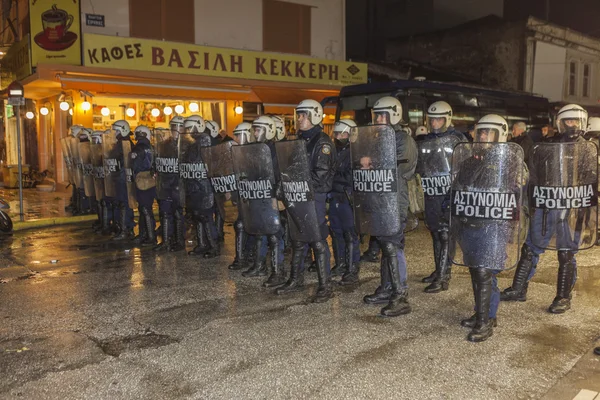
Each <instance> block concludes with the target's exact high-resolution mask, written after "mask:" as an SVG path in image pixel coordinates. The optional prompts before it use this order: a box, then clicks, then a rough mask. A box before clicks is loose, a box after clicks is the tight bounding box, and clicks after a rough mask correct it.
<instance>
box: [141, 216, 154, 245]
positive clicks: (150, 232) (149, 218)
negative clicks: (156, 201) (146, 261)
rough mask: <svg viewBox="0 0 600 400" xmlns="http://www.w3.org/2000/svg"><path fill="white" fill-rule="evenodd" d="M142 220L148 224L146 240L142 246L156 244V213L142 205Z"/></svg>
mask: <svg viewBox="0 0 600 400" xmlns="http://www.w3.org/2000/svg"><path fill="white" fill-rule="evenodd" d="M140 220H141V221H142V222H143V223H144V225H145V226H146V240H144V241H143V242H142V247H149V246H156V235H155V234H154V229H152V227H153V226H154V215H152V210H151V209H149V208H146V207H142V215H140Z"/></svg>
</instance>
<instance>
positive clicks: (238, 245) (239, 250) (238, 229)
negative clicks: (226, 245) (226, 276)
mask: <svg viewBox="0 0 600 400" xmlns="http://www.w3.org/2000/svg"><path fill="white" fill-rule="evenodd" d="M233 228H234V230H235V259H234V260H233V262H232V263H231V265H229V267H228V268H229V269H230V270H232V271H237V270H240V269H242V268H244V247H245V246H246V232H244V223H243V222H242V220H238V221H235V225H234V226H233Z"/></svg>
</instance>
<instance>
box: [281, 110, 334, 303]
mask: <svg viewBox="0 0 600 400" xmlns="http://www.w3.org/2000/svg"><path fill="white" fill-rule="evenodd" d="M296 117H297V127H298V138H299V139H300V140H303V141H304V142H305V144H306V152H307V154H308V168H309V171H306V172H308V173H309V174H310V178H311V179H310V180H311V183H312V185H311V186H312V189H313V190H314V204H315V207H316V220H317V222H318V225H319V239H320V240H315V241H312V242H310V243H309V245H310V247H311V248H312V249H313V251H314V254H315V261H316V265H317V275H318V278H319V286H318V288H317V292H316V294H315V296H314V297H313V298H312V299H311V301H313V302H324V301H327V300H328V299H330V298H332V297H333V291H332V289H331V279H330V274H331V271H330V266H329V259H330V257H331V256H330V253H329V246H328V245H327V242H326V241H325V238H327V236H328V233H329V229H328V228H327V221H326V200H327V193H329V192H330V191H331V188H332V186H333V177H334V175H335V160H336V153H335V146H334V145H333V142H332V141H331V139H330V138H329V136H327V134H326V133H325V132H323V129H322V127H321V122H322V121H323V107H322V106H321V104H320V103H319V102H318V101H315V100H303V101H301V102H300V104H299V105H298V106H297V107H296ZM278 157H279V154H278ZM279 165H280V167H281V163H279ZM287 208H288V214H289V215H290V217H291V216H292V215H291V213H293V212H294V210H290V208H289V207H287ZM292 218H293V217H292ZM305 244H306V243H304V242H301V241H296V240H293V241H292V261H291V267H290V269H291V271H290V278H289V279H288V281H287V282H286V284H285V285H284V286H282V287H280V288H278V289H276V293H277V294H285V293H290V292H295V291H298V290H300V289H301V288H302V287H303V286H304V256H305V253H306V251H307V250H308V249H307V248H306V247H305Z"/></svg>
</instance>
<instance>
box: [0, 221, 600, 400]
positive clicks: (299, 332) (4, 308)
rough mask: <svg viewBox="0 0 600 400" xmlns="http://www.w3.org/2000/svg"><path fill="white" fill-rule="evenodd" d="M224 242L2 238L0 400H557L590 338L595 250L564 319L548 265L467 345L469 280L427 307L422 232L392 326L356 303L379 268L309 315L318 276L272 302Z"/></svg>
mask: <svg viewBox="0 0 600 400" xmlns="http://www.w3.org/2000/svg"><path fill="white" fill-rule="evenodd" d="M226 231H227V234H226V243H225V245H224V247H223V251H222V255H221V257H219V258H216V259H214V260H209V261H205V260H202V259H197V258H193V257H190V256H187V255H185V254H184V253H178V254H159V255H157V254H155V253H153V252H152V251H151V250H146V249H144V250H142V251H140V250H137V249H131V247H130V246H128V245H126V244H114V243H113V242H110V241H109V240H107V239H106V238H103V237H100V236H96V235H94V234H93V233H91V231H90V230H89V228H88V226H87V224H85V225H79V226H70V227H57V228H47V229H42V230H37V231H28V232H21V233H18V234H15V235H14V236H12V237H4V238H0V246H2V250H1V254H0V280H1V282H2V284H0V321H2V324H1V325H0V377H1V378H0V398H19V399H46V398H47V399H75V398H93V399H132V398H139V399H141V398H143V399H180V398H197V399H205V398H210V399H241V398H253V399H254V398H281V399H289V398H319V399H357V398H400V399H529V398H541V397H542V396H544V395H545V396H546V398H554V397H553V396H552V394H553V387H554V385H555V384H557V383H559V382H560V381H561V378H563V376H565V375H566V374H568V373H569V372H570V371H571V370H572V369H573V367H574V366H575V365H576V363H577V362H578V360H580V358H581V357H582V356H586V355H587V354H589V352H590V350H591V349H592V347H593V346H594V344H595V343H596V342H595V340H596V339H597V337H598V335H599V332H600V328H599V327H600V324H599V322H600V313H599V312H598V310H599V309H600V307H599V305H600V290H599V289H600V265H599V264H600V248H595V249H593V250H590V251H586V252H582V253H580V254H579V255H578V264H579V281H578V283H577V286H576V291H575V294H574V299H573V309H572V310H571V311H569V312H568V313H566V314H564V315H551V314H548V313H547V312H546V311H545V310H546V308H547V306H548V305H549V303H550V302H551V301H552V298H553V297H554V292H555V280H556V270H557V262H556V255H555V254H552V253H549V254H548V255H546V256H545V257H543V258H542V261H541V264H540V268H539V272H538V275H536V277H535V280H534V283H533V284H532V285H530V290H529V294H530V295H529V299H528V301H527V302H526V303H518V304H515V303H510V304H506V303H502V304H501V306H500V310H499V315H498V322H499V326H498V328H496V330H495V331H494V336H493V337H492V338H491V339H490V340H488V341H487V342H484V343H481V344H472V343H469V342H467V341H466V340H465V337H466V334H467V330H466V329H464V328H462V327H460V325H459V321H460V319H461V318H464V317H466V316H469V315H470V314H471V312H472V307H473V301H472V293H471V283H470V278H469V276H468V272H467V271H466V270H464V269H461V268H460V267H455V268H454V275H453V278H452V281H451V286H450V290H449V291H447V292H443V293H440V294H435V295H432V294H425V293H423V292H422V289H423V287H424V284H422V283H420V278H421V277H423V276H424V275H426V274H429V272H430V269H431V268H432V263H433V262H432V254H431V249H430V247H431V244H430V239H429V235H428V234H427V232H426V231H425V229H424V228H419V230H417V231H416V232H413V233H411V234H409V235H408V236H407V258H408V264H409V284H410V288H411V300H410V301H411V304H412V306H413V312H412V313H411V314H409V315H406V316H401V317H398V318H395V319H383V318H380V317H378V316H377V314H378V312H379V308H377V307H368V306H365V305H363V304H362V302H361V299H362V296H363V295H364V294H367V293H370V292H372V291H373V290H374V289H375V287H376V286H377V285H378V282H379V277H378V265H376V264H363V270H362V283H361V285H360V286H358V287H356V288H353V289H343V290H342V289H337V294H336V297H335V298H334V299H333V300H332V301H330V302H328V303H326V304H320V305H313V304H305V302H304V301H305V299H306V298H307V296H308V295H309V294H310V293H312V292H313V291H314V289H315V286H316V276H315V275H314V274H308V278H309V279H308V281H309V285H308V288H307V290H306V292H305V293H300V294H296V295H291V296H287V297H278V296H275V295H273V294H272V291H269V290H266V289H263V288H262V287H261V285H260V284H261V283H262V280H263V278H253V279H251V278H242V277H241V274H240V272H229V271H228V270H227V265H228V264H229V262H230V260H231V259H232V258H233V243H232V238H233V233H232V229H231V226H227V227H226ZM188 246H191V244H188ZM128 249H131V251H130V252H126V250H128ZM51 260H58V261H57V262H56V263H51ZM286 266H287V259H286ZM499 281H500V287H501V288H504V287H506V286H508V285H509V284H510V282H511V276H510V274H502V275H501V276H500V279H499ZM596 345H598V344H596ZM599 378H600V376H599Z"/></svg>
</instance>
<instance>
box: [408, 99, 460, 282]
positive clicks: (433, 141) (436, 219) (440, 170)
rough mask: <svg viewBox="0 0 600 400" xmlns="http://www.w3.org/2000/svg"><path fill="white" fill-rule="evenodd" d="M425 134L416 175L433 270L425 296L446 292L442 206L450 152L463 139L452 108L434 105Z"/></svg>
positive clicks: (442, 103)
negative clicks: (419, 181) (419, 177)
mask: <svg viewBox="0 0 600 400" xmlns="http://www.w3.org/2000/svg"><path fill="white" fill-rule="evenodd" d="M427 126H428V128H429V133H427V135H425V136H424V137H422V139H421V140H420V141H419V142H418V145H419V160H418V162H417V170H416V171H417V173H419V174H420V175H421V184H422V186H423V192H424V194H425V225H426V226H427V229H428V230H429V233H430V234H431V238H432V240H433V255H434V260H435V270H434V271H433V272H432V273H431V275H429V276H428V277H426V278H423V280H422V281H423V282H427V283H430V285H429V286H427V287H426V288H425V292H426V293H438V292H440V291H442V290H448V283H449V281H450V266H451V262H450V259H449V258H448V215H446V214H447V213H445V212H444V211H443V210H442V203H443V201H444V198H445V197H446V194H447V193H448V190H449V189H450V162H451V160H452V149H453V148H454V146H456V145H457V144H458V143H460V142H466V141H467V139H466V138H465V137H464V136H463V134H462V133H460V132H458V131H456V130H454V127H453V126H452V108H451V107H450V104H448V103H446V102H445V101H436V102H435V103H432V104H431V105H430V106H429V108H428V109H427Z"/></svg>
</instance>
